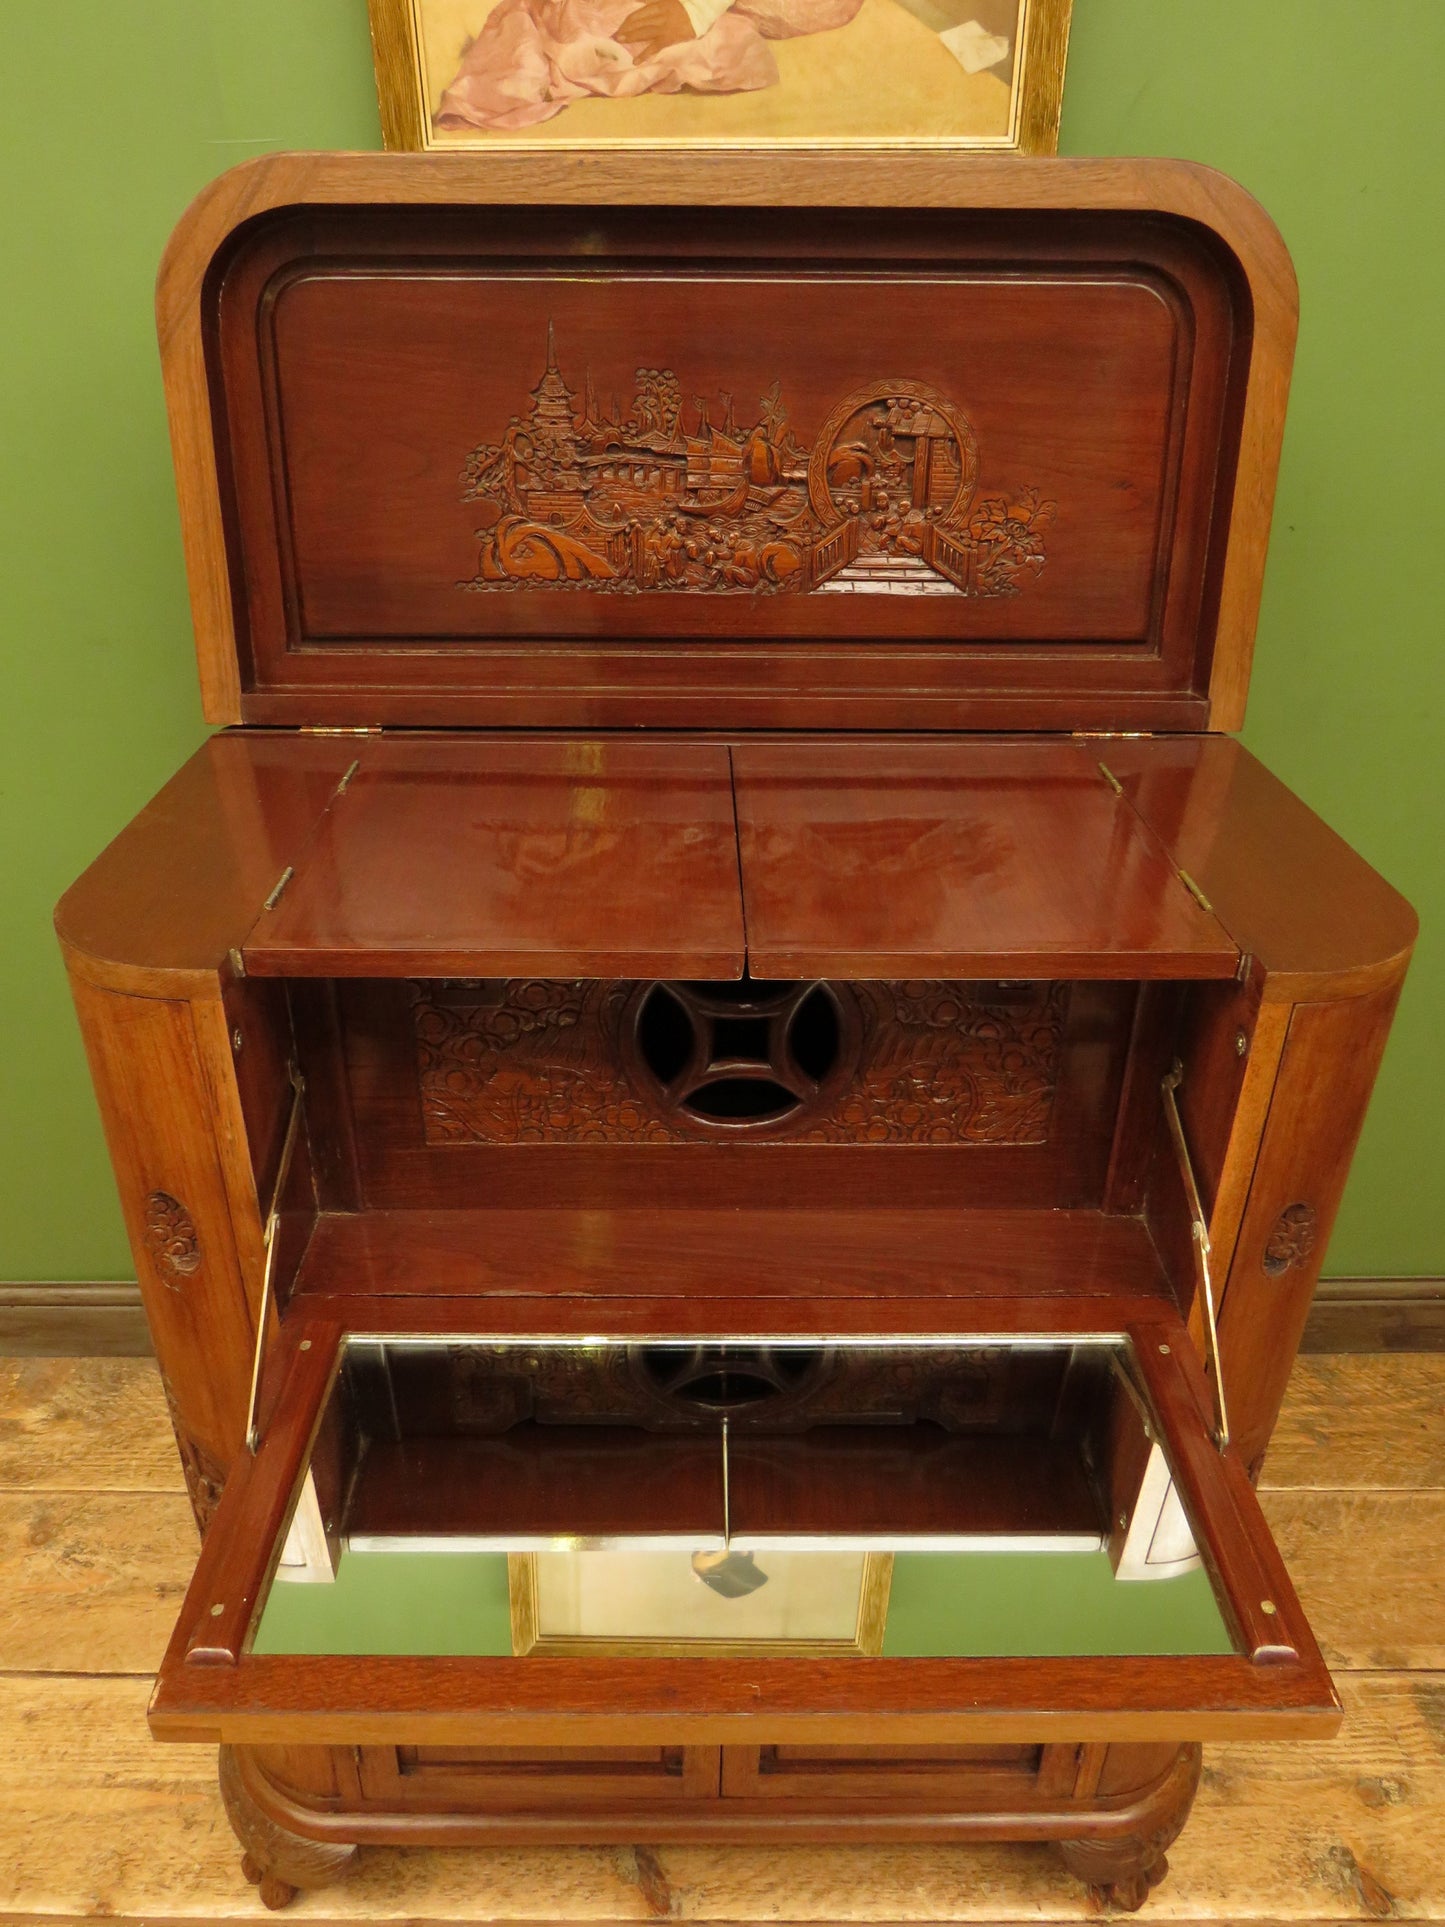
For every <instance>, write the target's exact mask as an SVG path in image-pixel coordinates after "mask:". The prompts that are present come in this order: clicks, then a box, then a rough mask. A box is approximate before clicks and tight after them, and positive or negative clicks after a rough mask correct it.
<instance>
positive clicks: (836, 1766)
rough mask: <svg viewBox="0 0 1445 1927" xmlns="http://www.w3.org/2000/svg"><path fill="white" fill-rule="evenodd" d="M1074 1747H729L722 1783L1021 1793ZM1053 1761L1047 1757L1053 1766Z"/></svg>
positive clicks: (850, 1796)
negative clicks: (1057, 1757) (1057, 1758)
mask: <svg viewBox="0 0 1445 1927" xmlns="http://www.w3.org/2000/svg"><path fill="white" fill-rule="evenodd" d="M1065 1754H1066V1755H1067V1756H1068V1762H1069V1763H1072V1762H1073V1760H1074V1758H1075V1749H1074V1748H1073V1747H1072V1746H1064V1747H1045V1746H1023V1745H1018V1746H1011V1745H1007V1744H999V1745H995V1746H930V1745H920V1746H729V1747H725V1748H724V1749H723V1769H722V1790H723V1794H724V1796H725V1797H728V1798H732V1799H755V1800H756V1799H779V1800H798V1801H806V1802H807V1803H809V1804H810V1805H817V1804H825V1803H829V1802H854V1801H864V1802H867V1803H868V1804H870V1805H876V1804H877V1803H878V1802H879V1801H889V1800H898V1801H900V1802H909V1803H913V1804H916V1803H917V1802H918V1801H919V1800H920V1799H933V1798H936V1799H945V1798H946V1799H948V1800H950V1801H960V1800H967V1801H983V1802H985V1803H987V1802H988V1801H989V1798H990V1796H991V1795H992V1796H995V1797H999V1798H1008V1797H1013V1798H1015V1799H1016V1798H1018V1797H1019V1796H1020V1795H1023V1794H1027V1793H1031V1792H1035V1791H1039V1790H1040V1785H1041V1781H1045V1780H1047V1781H1050V1782H1051V1781H1052V1780H1054V1779H1056V1778H1057V1777H1058V1774H1057V1771H1056V1769H1057V1766H1058V1761H1057V1760H1055V1759H1054V1758H1053V1757H1052V1756H1055V1755H1065ZM1046 1762H1047V1763H1048V1765H1047V1768H1046Z"/></svg>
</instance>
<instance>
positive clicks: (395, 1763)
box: [360, 1746, 719, 1813]
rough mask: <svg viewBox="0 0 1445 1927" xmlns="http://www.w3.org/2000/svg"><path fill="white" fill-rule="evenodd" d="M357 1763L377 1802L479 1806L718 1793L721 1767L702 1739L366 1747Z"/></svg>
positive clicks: (652, 1800) (552, 1806) (544, 1807)
mask: <svg viewBox="0 0 1445 1927" xmlns="http://www.w3.org/2000/svg"><path fill="white" fill-rule="evenodd" d="M360 1768H361V1785H362V1791H363V1793H364V1794H365V1796H366V1798H367V1799H368V1800H372V1801H375V1802H377V1803H378V1804H379V1805H385V1806H387V1807H392V1808H402V1809H406V1810H409V1811H420V1812H430V1811H434V1810H440V1809H446V1810H449V1811H459V1812H476V1813H551V1812H556V1811H559V1810H566V1809H569V1808H574V1809H575V1808H577V1807H598V1806H611V1807H615V1806H628V1805H631V1804H633V1803H645V1804H647V1805H650V1806H655V1805H657V1804H658V1802H660V1801H661V1802H666V1801H671V1800H679V1801H683V1800H702V1799H715V1798H716V1797H717V1791H718V1774H719V1762H718V1749H717V1748H716V1747H707V1746H515V1747H508V1746H368V1747H362V1748H361V1749H360Z"/></svg>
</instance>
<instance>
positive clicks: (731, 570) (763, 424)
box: [458, 320, 1057, 596]
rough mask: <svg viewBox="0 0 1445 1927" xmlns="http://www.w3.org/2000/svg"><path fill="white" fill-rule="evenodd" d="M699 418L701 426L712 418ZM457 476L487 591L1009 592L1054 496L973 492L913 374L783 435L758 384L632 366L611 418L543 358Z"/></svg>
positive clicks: (954, 431) (936, 399) (956, 415)
mask: <svg viewBox="0 0 1445 1927" xmlns="http://www.w3.org/2000/svg"><path fill="white" fill-rule="evenodd" d="M714 416H716V417H717V419H716V420H715V419H714ZM494 432H498V434H499V438H498V439H497V440H495V441H484V442H481V443H479V444H478V445H477V446H476V447H475V448H473V449H472V450H471V452H470V453H469V454H468V456H467V457H466V460H465V462H464V464H463V467H462V474H461V489H462V499H463V500H464V501H466V502H473V503H475V504H476V508H475V509H474V511H473V514H474V518H475V521H476V524H477V529H476V535H477V541H478V543H479V545H480V548H479V556H478V563H477V572H476V574H475V576H473V577H472V578H470V579H469V580H467V581H464V582H462V583H460V584H459V585H458V586H459V587H460V588H463V589H467V590H480V591H489V590H496V589H505V588H515V587H517V586H518V585H519V584H522V583H526V584H528V585H529V586H537V585H539V584H548V585H551V586H553V587H555V588H558V589H571V590H578V589H584V590H600V591H614V592H615V591H622V592H633V593H635V592H636V591H638V590H641V589H659V590H673V591H677V590H692V591H700V590H702V591H708V592H710V593H714V594H716V593H722V594H733V595H774V594H778V593H794V594H796V593H807V592H809V591H812V590H821V591H825V592H827V593H830V594H853V595H893V596H938V595H941V596H1010V595H1017V594H1018V593H1019V591H1020V589H1021V588H1023V587H1024V585H1025V584H1026V583H1027V582H1028V581H1029V580H1031V579H1032V578H1033V577H1035V576H1037V575H1038V574H1039V573H1040V572H1041V571H1042V569H1043V566H1044V541H1043V531H1044V529H1045V527H1046V525H1047V524H1048V522H1049V521H1050V519H1051V518H1052V516H1053V515H1054V513H1055V511H1056V508H1057V504H1056V503H1054V502H1049V501H1045V500H1044V498H1043V496H1042V495H1041V493H1040V491H1039V490H1038V489H1037V488H1034V487H1027V486H1026V487H1019V486H1016V485H1015V486H1013V487H1012V488H1011V489H1006V490H1005V491H1004V492H1002V493H998V492H995V493H993V494H990V495H986V496H985V497H984V499H983V500H982V501H976V500H975V497H976V492H977V487H978V480H979V447H978V440H977V437H976V435H975V433H974V429H973V426H972V424H971V422H970V421H969V419H968V417H967V416H966V415H965V414H964V413H963V412H962V410H961V409H960V408H959V407H958V406H957V405H956V403H954V402H953V401H952V400H950V399H949V398H948V397H947V396H945V395H942V394H940V393H939V392H938V390H936V389H935V388H933V387H930V386H929V384H928V383H926V382H923V381H919V380H917V379H912V378H908V377H890V378H888V379H880V380H875V381H873V382H870V383H867V384H865V385H864V386H862V387H859V388H855V389H854V390H853V391H852V392H850V393H849V394H847V395H846V396H844V397H842V398H841V399H840V400H839V401H838V402H837V403H836V404H835V405H834V406H833V407H832V408H831V409H830V410H829V412H828V415H827V417H826V419H825V421H824V422H823V425H822V427H821V429H820V431H819V433H818V435H817V438H816V440H815V441H814V442H813V443H812V445H811V446H808V445H806V444H804V443H802V442H800V441H799V440H798V437H797V435H796V433H795V431H794V428H793V425H792V423H791V422H790V420H789V416H788V410H787V406H786V404H785V402H784V399H783V392H782V383H781V382H780V381H777V380H774V381H773V382H772V383H771V384H770V385H769V387H768V389H767V392H766V393H765V394H764V395H762V397H761V398H760V400H759V401H758V403H757V405H756V408H752V407H748V406H747V405H745V404H744V405H741V406H740V404H739V401H738V398H736V397H735V396H734V395H732V394H730V393H729V394H722V395H718V396H716V397H715V398H711V399H710V398H709V396H708V395H706V394H695V395H693V396H691V398H690V400H689V398H688V397H687V396H686V395H685V393H684V389H683V386H682V383H681V381H680V380H679V378H678V376H677V375H676V374H675V373H674V372H673V370H672V369H671V368H639V369H638V370H637V372H636V376H635V378H634V392H633V396H632V399H631V401H630V403H629V404H628V405H627V407H626V409H625V410H624V408H623V406H622V404H621V402H620V401H619V399H618V398H617V397H616V396H614V397H613V398H612V401H611V406H610V410H609V409H608V408H607V407H604V406H603V405H602V404H601V403H600V402H599V400H598V397H597V394H596V392H595V389H594V387H593V382H592V375H591V371H590V369H589V370H588V372H587V374H586V376H585V379H584V385H583V389H582V392H581V394H580V395H579V394H578V393H577V391H576V389H575V388H574V387H573V386H572V385H570V384H569V382H568V381H567V379H566V377H565V376H564V374H563V373H562V370H561V368H560V366H559V365H558V360H557V349H556V341H555V334H554V330H553V327H552V323H551V322H550V320H549V322H548V324H547V361H546V368H545V370H544V371H543V373H542V376H541V378H540V380H539V381H538V382H537V385H536V386H535V387H534V388H533V390H532V393H531V401H530V406H529V407H528V408H527V409H526V410H525V412H524V413H522V414H521V415H513V417H512V418H511V421H510V423H509V424H508V425H507V427H506V428H505V429H503V430H500V431H494Z"/></svg>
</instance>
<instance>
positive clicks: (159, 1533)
mask: <svg viewBox="0 0 1445 1927" xmlns="http://www.w3.org/2000/svg"><path fill="white" fill-rule="evenodd" d="M195 1563H196V1526H195V1520H194V1518H193V1517H192V1515H191V1508H190V1506H189V1504H188V1503H187V1500H186V1497H185V1494H184V1493H181V1492H0V1671H4V1672H26V1673H136V1674H142V1675H149V1674H151V1673H153V1672H154V1671H155V1668H156V1667H157V1665H158V1664H159V1663H160V1659H161V1655H162V1654H163V1653H164V1652H165V1649H166V1641H167V1639H168V1638H169V1637H170V1630H171V1626H172V1625H173V1623H174V1621H175V1616H176V1612H177V1610H178V1609H179V1606H180V1603H181V1601H182V1600H183V1599H184V1597H185V1591H186V1587H187V1585H188V1584H189V1582H190V1577H191V1572H192V1570H193V1568H194V1566H195Z"/></svg>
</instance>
